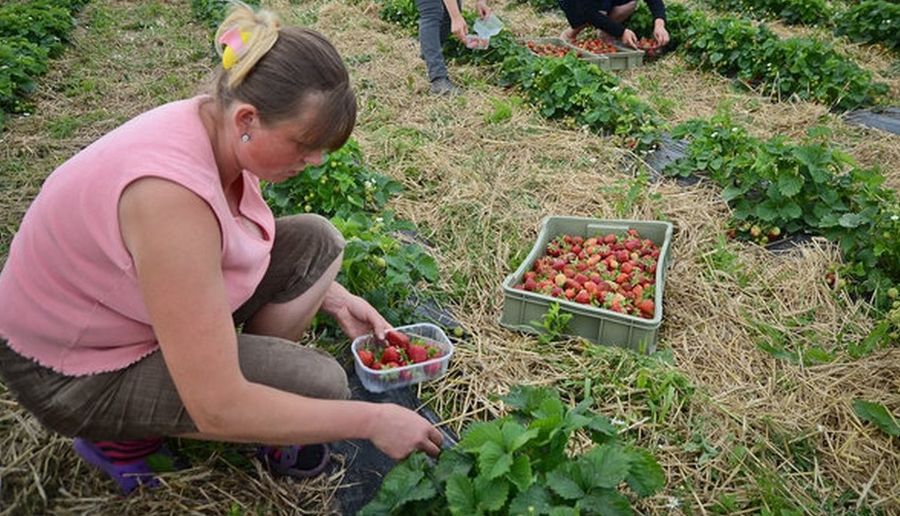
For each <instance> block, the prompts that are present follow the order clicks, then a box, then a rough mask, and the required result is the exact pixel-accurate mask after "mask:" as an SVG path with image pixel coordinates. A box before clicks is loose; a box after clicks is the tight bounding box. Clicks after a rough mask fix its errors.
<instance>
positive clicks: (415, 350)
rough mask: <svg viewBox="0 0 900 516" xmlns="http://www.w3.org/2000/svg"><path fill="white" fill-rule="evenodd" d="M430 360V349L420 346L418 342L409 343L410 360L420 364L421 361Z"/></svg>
mask: <svg viewBox="0 0 900 516" xmlns="http://www.w3.org/2000/svg"><path fill="white" fill-rule="evenodd" d="M426 360H428V350H427V349H425V347H424V346H419V345H417V344H410V345H409V361H410V362H412V363H414V364H418V363H420V362H425V361H426Z"/></svg>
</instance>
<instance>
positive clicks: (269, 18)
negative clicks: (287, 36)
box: [215, 1, 281, 89]
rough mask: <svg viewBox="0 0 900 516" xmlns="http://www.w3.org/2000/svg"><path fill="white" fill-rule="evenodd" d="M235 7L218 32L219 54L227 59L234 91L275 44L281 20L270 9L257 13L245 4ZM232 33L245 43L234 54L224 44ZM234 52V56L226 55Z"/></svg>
mask: <svg viewBox="0 0 900 516" xmlns="http://www.w3.org/2000/svg"><path fill="white" fill-rule="evenodd" d="M233 4H234V7H233V8H232V9H231V12H230V13H229V14H228V17H227V18H225V21H223V22H222V24H221V25H219V29H218V30H217V31H216V36H215V42H216V52H217V53H218V54H219V57H221V58H223V65H224V66H225V67H226V72H225V73H226V74H227V76H228V78H227V86H228V88H229V89H234V88H236V87H237V86H238V85H240V84H241V82H243V80H244V78H245V77H247V74H248V73H250V70H252V69H253V67H254V66H255V65H256V63H257V62H259V60H260V59H261V58H262V57H263V56H264V55H266V53H267V52H268V51H269V50H270V49H271V48H272V47H273V46H274V45H275V42H276V41H277V40H278V31H279V29H280V28H281V21H280V20H279V19H278V16H277V15H276V14H275V13H273V12H271V11H268V10H266V9H260V10H258V11H256V12H254V11H253V9H252V8H250V7H249V6H248V5H247V4H245V3H243V2H238V1H235V2H233ZM229 32H235V33H236V34H239V36H240V38H241V40H242V41H243V44H241V45H239V48H237V49H235V48H231V49H230V51H229V49H228V48H227V47H226V45H225V44H224V42H223V41H222V40H223V36H225V35H226V34H228V33H229ZM228 53H231V55H230V56H229V55H226V54H228Z"/></svg>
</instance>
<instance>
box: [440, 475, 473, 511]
mask: <svg viewBox="0 0 900 516" xmlns="http://www.w3.org/2000/svg"><path fill="white" fill-rule="evenodd" d="M446 496H447V506H448V508H449V509H450V512H451V513H452V514H461V515H466V516H469V515H472V514H475V513H476V512H477V507H476V505H475V503H476V500H475V487H474V486H473V485H472V481H471V480H469V478H468V477H466V476H464V475H453V476H451V477H450V478H449V479H447V489H446Z"/></svg>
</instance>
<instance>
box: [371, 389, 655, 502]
mask: <svg viewBox="0 0 900 516" xmlns="http://www.w3.org/2000/svg"><path fill="white" fill-rule="evenodd" d="M502 400H503V402H504V404H505V405H506V406H507V407H508V408H509V409H510V414H509V415H507V416H506V417H503V418H501V419H497V420H493V421H489V422H479V423H473V424H472V425H470V426H469V427H468V428H467V429H466V430H465V431H464V432H463V434H462V436H461V440H460V442H459V444H458V445H457V446H456V447H455V448H453V449H449V450H445V451H443V452H442V453H441V455H440V457H439V459H438V461H437V463H436V464H434V465H432V463H430V462H429V461H428V459H427V458H426V457H425V456H424V455H422V454H421V453H419V454H415V455H412V456H410V457H409V458H407V459H406V460H405V461H403V462H401V463H400V464H399V465H397V466H396V467H395V468H394V469H393V470H392V471H391V472H390V473H389V474H388V475H387V476H386V477H385V478H384V481H383V483H382V485H381V488H380V489H379V491H378V493H377V494H376V496H375V499H374V500H372V501H371V502H370V503H369V504H368V505H367V506H366V507H364V508H363V509H362V511H360V513H359V514H360V515H361V516H367V515H376V514H377V515H384V514H429V515H444V514H454V515H455V514H516V515H518V514H560V515H561V514H573V515H574V514H585V515H588V514H614V515H617V514H632V509H631V499H630V498H629V496H626V494H624V493H623V492H622V491H621V489H624V486H627V487H628V489H629V491H630V493H631V494H632V495H633V496H634V497H637V498H644V497H647V496H651V495H653V494H654V493H656V492H658V491H659V490H660V489H662V487H663V485H664V484H665V473H664V472H663V470H662V468H661V467H660V466H659V464H658V463H657V461H656V459H655V458H654V457H653V455H652V454H651V453H650V452H648V451H647V450H644V449H641V448H638V447H635V446H632V445H629V444H625V443H621V442H619V441H618V440H617V438H616V435H617V434H616V429H615V427H614V426H613V425H612V423H611V422H610V420H609V419H607V418H606V417H604V416H601V415H597V414H594V413H592V412H590V411H589V407H590V406H591V405H592V404H593V400H591V399H590V398H588V399H585V400H584V401H582V402H581V403H579V404H578V405H577V406H575V407H568V406H567V405H566V404H564V403H563V402H562V400H560V398H559V395H558V394H557V393H556V392H555V391H552V390H550V389H546V388H535V387H522V386H515V387H513V388H512V389H511V390H510V393H509V395H507V396H505V397H503V398H502ZM576 431H583V432H586V433H588V434H590V436H591V439H592V441H593V443H594V446H593V447H592V448H590V449H589V450H587V451H585V452H584V453H581V454H579V455H575V456H570V455H569V454H568V453H567V451H566V450H567V446H568V444H569V439H570V438H571V436H572V434H573V433H574V432H576Z"/></svg>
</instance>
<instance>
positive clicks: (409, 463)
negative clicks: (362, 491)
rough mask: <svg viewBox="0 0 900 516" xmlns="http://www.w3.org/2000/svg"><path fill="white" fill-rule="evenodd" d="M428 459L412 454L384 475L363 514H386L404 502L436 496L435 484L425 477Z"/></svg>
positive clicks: (398, 507)
mask: <svg viewBox="0 0 900 516" xmlns="http://www.w3.org/2000/svg"><path fill="white" fill-rule="evenodd" d="M427 464H428V463H427V459H426V458H425V456H424V455H423V454H421V453H416V454H413V455H410V456H409V458H407V459H406V460H405V461H403V462H401V463H400V464H398V465H397V466H396V467H394V469H392V470H391V471H390V473H388V474H387V476H385V477H384V481H383V482H382V483H381V489H380V490H379V491H378V495H377V496H376V497H375V499H374V500H372V502H370V503H369V504H368V505H366V506H365V507H364V508H363V510H362V511H360V513H359V514H360V515H361V516H367V515H377V514H386V513H391V512H394V511H396V510H397V509H400V508H402V507H403V505H404V504H407V503H409V502H413V501H417V500H427V499H429V498H432V497H434V496H435V495H436V494H437V491H436V489H435V487H434V484H433V483H432V482H431V480H429V479H428V478H426V477H425V472H424V468H425V467H426V466H427Z"/></svg>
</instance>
